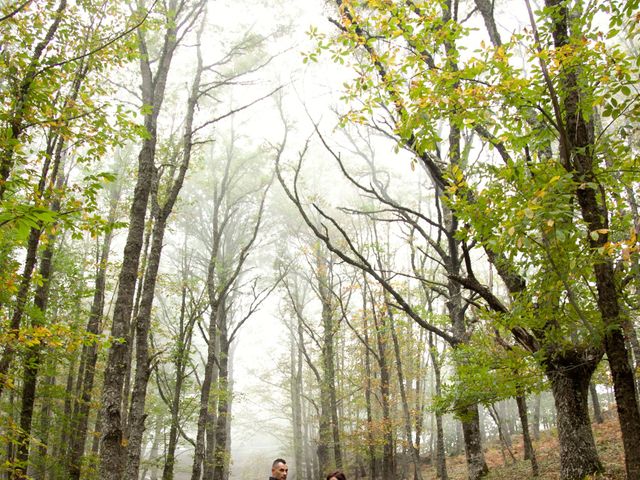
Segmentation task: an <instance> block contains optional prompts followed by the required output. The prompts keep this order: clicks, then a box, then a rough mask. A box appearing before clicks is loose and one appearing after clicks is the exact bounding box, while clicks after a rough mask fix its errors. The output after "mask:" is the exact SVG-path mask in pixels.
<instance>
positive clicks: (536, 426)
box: [531, 393, 540, 440]
mask: <svg viewBox="0 0 640 480" xmlns="http://www.w3.org/2000/svg"><path fill="white" fill-rule="evenodd" d="M531 430H532V431H533V439H534V440H540V394H539V393H536V395H535V397H534V401H533V423H532V424H531Z"/></svg>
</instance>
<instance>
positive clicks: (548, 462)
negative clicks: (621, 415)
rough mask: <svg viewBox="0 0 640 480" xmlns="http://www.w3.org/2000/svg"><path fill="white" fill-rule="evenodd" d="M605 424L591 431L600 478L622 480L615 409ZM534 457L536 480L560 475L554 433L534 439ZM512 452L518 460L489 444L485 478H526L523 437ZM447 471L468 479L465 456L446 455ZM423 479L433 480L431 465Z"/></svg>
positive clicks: (457, 478)
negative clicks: (597, 458) (602, 472)
mask: <svg viewBox="0 0 640 480" xmlns="http://www.w3.org/2000/svg"><path fill="white" fill-rule="evenodd" d="M609 413H610V414H609V415H607V419H606V420H605V422H604V423H602V424H600V425H598V424H594V425H593V432H594V436H595V439H596V445H597V447H598V454H599V455H600V461H601V462H602V464H603V466H604V468H605V473H604V474H603V475H601V476H599V477H598V479H599V480H625V479H626V476H625V471H624V452H623V450H622V441H621V439H620V426H619V425H618V420H617V418H615V417H616V415H615V413H614V412H609ZM533 446H534V449H535V452H536V458H537V460H538V465H539V468H540V476H539V477H538V479H539V480H557V479H559V478H560V457H559V448H558V439H557V437H556V434H555V432H543V433H541V435H540V439H539V440H537V441H535V442H534V445H533ZM512 451H513V454H514V456H515V457H516V459H517V461H516V462H515V463H513V461H512V460H511V458H510V456H509V454H508V453H507V454H506V455H507V460H506V462H505V460H504V459H503V456H502V453H501V451H500V445H498V444H492V445H489V446H488V448H487V449H486V450H485V458H486V461H487V464H488V465H489V471H490V473H489V475H488V476H487V477H486V478H487V480H526V479H529V478H534V477H532V475H531V463H530V462H529V461H526V462H525V461H524V460H522V457H523V448H522V439H521V437H519V436H513V447H512ZM447 471H448V473H449V479H450V480H467V478H468V477H467V467H466V462H465V458H464V455H459V456H456V457H448V458H447ZM423 477H424V480H435V478H436V473H435V469H434V468H432V467H429V468H427V469H426V470H425V471H424V472H423Z"/></svg>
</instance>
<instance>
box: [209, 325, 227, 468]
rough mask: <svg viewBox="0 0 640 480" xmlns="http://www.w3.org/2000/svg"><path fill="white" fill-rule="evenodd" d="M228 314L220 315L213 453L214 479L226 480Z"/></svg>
mask: <svg viewBox="0 0 640 480" xmlns="http://www.w3.org/2000/svg"><path fill="white" fill-rule="evenodd" d="M227 321H228V320H227V316H226V315H221V316H220V317H219V323H218V332H219V340H220V356H219V357H218V359H219V363H220V376H219V379H218V391H219V395H218V411H217V415H216V417H217V418H216V428H215V450H214V454H213V461H214V467H213V479H212V480H224V476H225V472H226V471H227V470H228V468H229V459H228V458H227V441H228V437H227V424H228V422H229V421H230V411H229V406H230V404H231V391H230V390H229V338H228V331H227Z"/></svg>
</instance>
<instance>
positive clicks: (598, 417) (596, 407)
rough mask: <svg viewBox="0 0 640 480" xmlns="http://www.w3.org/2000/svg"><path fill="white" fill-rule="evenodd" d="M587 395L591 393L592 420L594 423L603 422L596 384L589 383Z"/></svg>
mask: <svg viewBox="0 0 640 480" xmlns="http://www.w3.org/2000/svg"><path fill="white" fill-rule="evenodd" d="M589 393H591V403H592V404H593V420H594V421H595V422H596V423H602V422H604V418H602V410H601V409H600V400H598V391H597V390H596V384H595V383H593V382H591V383H589Z"/></svg>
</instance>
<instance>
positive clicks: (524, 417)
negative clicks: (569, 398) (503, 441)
mask: <svg viewBox="0 0 640 480" xmlns="http://www.w3.org/2000/svg"><path fill="white" fill-rule="evenodd" d="M516 404H517V405H518V415H519V416H520V425H521V426H522V442H523V444H524V459H525V460H529V461H531V476H533V477H537V476H538V475H539V474H540V470H539V468H538V460H537V459H536V452H535V450H534V448H533V443H532V442H531V435H530V434H529V419H528V414H527V401H526V398H525V396H524V394H520V395H518V396H516Z"/></svg>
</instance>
